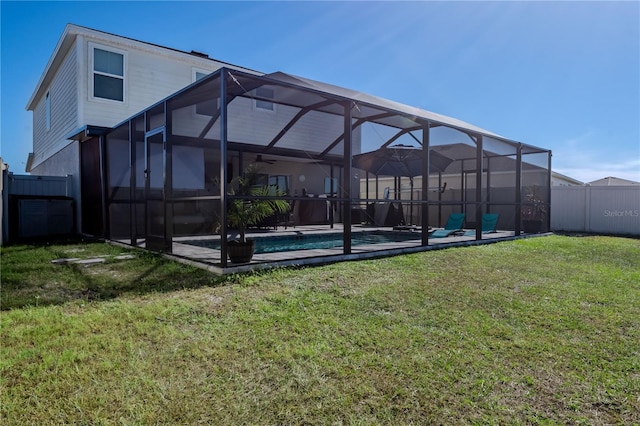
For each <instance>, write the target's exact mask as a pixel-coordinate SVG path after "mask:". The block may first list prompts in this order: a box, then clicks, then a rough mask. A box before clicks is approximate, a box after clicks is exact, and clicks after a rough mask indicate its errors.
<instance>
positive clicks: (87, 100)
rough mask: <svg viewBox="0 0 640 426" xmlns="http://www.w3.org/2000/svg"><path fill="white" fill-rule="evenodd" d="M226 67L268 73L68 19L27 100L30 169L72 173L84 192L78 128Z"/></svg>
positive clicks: (110, 121) (105, 122)
mask: <svg viewBox="0 0 640 426" xmlns="http://www.w3.org/2000/svg"><path fill="white" fill-rule="evenodd" d="M222 66H224V67H227V68H230V69H238V70H242V71H245V72H248V73H253V74H257V75H259V74H262V73H259V72H257V71H254V70H250V69H247V68H243V67H239V66H235V65H231V64H227V63H224V62H221V61H218V60H214V59H211V58H209V57H208V55H206V54H204V53H200V52H195V51H191V52H184V51H180V50H176V49H171V48H168V47H163V46H159V45H155V44H151V43H146V42H143V41H138V40H134V39H131V38H127V37H122V36H118V35H114V34H109V33H106V32H102V31H97V30H94V29H90V28H85V27H81V26H78V25H73V24H68V25H67V26H66V28H65V29H64V32H63V33H62V36H61V37H60V40H59V41H58V44H57V45H56V48H55V50H54V52H53V54H52V56H51V58H50V59H49V62H48V63H47V66H46V68H45V69H44V72H43V73H42V76H41V77H40V80H39V81H38V83H37V85H36V87H35V90H34V92H33V94H32V95H31V98H30V99H29V102H28V104H27V107H26V108H27V110H28V111H33V151H32V152H31V153H30V154H29V158H28V159H27V166H26V171H27V172H30V173H31V174H33V175H50V176H65V175H72V176H74V177H75V179H74V186H75V191H74V192H75V193H76V194H79V193H80V186H79V185H80V181H79V178H78V177H79V176H80V145H79V144H80V143H79V141H78V140H77V139H78V138H75V139H76V140H74V135H75V134H76V133H78V132H87V133H91V132H100V131H101V130H102V129H108V128H111V127H113V126H114V125H116V124H118V123H119V122H121V121H123V120H124V119H126V118H128V117H130V116H132V115H134V114H135V113H137V112H139V111H141V110H143V109H144V108H146V107H148V106H150V105H152V104H154V103H155V102H157V101H159V100H161V99H163V98H165V97H167V96H169V95H170V94H172V93H174V92H176V91H178V90H179V89H181V88H183V87H185V86H187V85H189V84H190V83H193V82H194V81H196V80H198V79H199V78H202V77H204V76H205V75H207V74H209V73H211V72H212V71H215V70H217V69H219V68H220V67H222ZM78 201H79V200H78ZM78 204H79V203H78ZM78 207H79V206H78ZM78 218H81V215H78Z"/></svg>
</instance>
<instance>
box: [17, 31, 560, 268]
mask: <svg viewBox="0 0 640 426" xmlns="http://www.w3.org/2000/svg"><path fill="white" fill-rule="evenodd" d="M28 109H29V110H32V111H33V112H34V118H33V121H34V126H33V129H34V130H33V131H34V136H33V144H34V147H33V153H32V154H31V155H30V158H29V160H28V171H31V172H32V173H34V174H47V175H73V176H74V178H75V179H74V183H75V185H76V191H75V196H76V200H77V202H78V211H77V213H78V214H77V217H78V218H79V222H80V223H79V228H78V229H79V230H80V231H81V232H84V233H87V234H92V235H104V236H105V237H107V238H112V239H119V240H121V241H128V242H130V243H131V244H133V245H138V244H144V245H145V246H146V247H147V248H153V249H155V250H161V251H169V252H171V251H172V247H173V242H174V237H182V236H191V235H202V234H207V235H209V236H211V235H214V234H216V235H219V237H217V238H219V240H220V249H219V251H217V252H216V253H217V254H216V255H215V256H217V257H218V260H216V261H213V262H217V264H219V265H221V266H222V267H223V268H225V267H226V265H227V263H226V262H227V256H226V254H227V251H226V250H227V244H226V243H227V241H228V240H229V239H231V238H233V232H229V231H230V230H229V229H227V226H228V221H227V220H226V215H227V212H228V209H227V206H228V205H229V203H230V202H233V201H234V200H238V199H243V200H244V201H245V202H248V203H250V202H251V200H252V198H251V196H250V195H241V196H238V195H237V194H234V193H233V190H232V188H231V186H230V182H231V180H232V178H233V177H235V176H238V175H240V174H241V173H242V172H243V171H244V170H245V169H246V166H247V165H248V164H258V165H259V166H260V167H261V169H262V170H261V176H262V178H261V179H263V182H265V183H269V184H272V185H275V186H277V187H278V188H279V189H282V190H283V191H282V192H276V194H283V193H284V195H277V196H276V197H278V198H282V197H284V199H286V200H287V201H289V202H290V203H291V206H292V210H293V212H292V213H293V222H294V224H297V225H314V226H318V225H320V226H322V225H325V226H327V227H328V228H327V229H329V228H333V225H334V224H335V223H340V224H341V227H342V230H343V231H342V246H341V247H342V249H341V250H342V253H343V254H344V255H349V254H351V243H352V231H353V230H354V226H356V227H358V226H361V225H363V224H372V223H373V224H375V225H378V226H394V225H397V224H399V223H401V222H403V221H404V219H402V208H403V207H402V204H404V205H406V206H409V216H408V217H409V221H410V223H411V224H417V225H418V228H416V229H425V230H427V229H428V228H429V227H430V226H431V224H434V225H435V226H442V223H443V220H444V219H445V218H446V216H447V215H448V214H450V213H453V212H457V211H462V212H463V213H465V214H466V215H467V217H468V221H467V226H472V227H475V228H476V231H477V232H476V234H475V235H476V239H481V238H482V232H481V231H482V227H481V225H482V219H483V214H484V213H493V214H499V215H500V217H501V218H500V222H499V223H498V226H499V227H500V228H502V229H503V230H507V231H508V232H510V233H512V234H515V235H518V234H519V233H520V232H521V209H520V207H521V205H522V204H523V202H524V201H523V188H524V187H528V186H532V185H537V186H542V187H543V188H544V189H545V195H544V198H545V200H547V203H548V188H549V186H550V158H551V153H550V152H549V151H548V150H545V149H543V148H538V147H535V146H531V145H526V144H523V143H520V142H517V141H513V140H510V139H507V138H504V137H502V136H499V135H496V134H494V133H491V132H489V131H487V130H484V129H482V128H480V127H477V126H474V125H472V124H469V123H466V122H464V121H461V120H458V119H455V118H452V117H447V116H443V115H441V114H436V113H433V112H429V111H426V110H422V109H419V108H415V107H411V106H408V105H403V104H400V103H397V102H393V101H389V100H386V99H381V98H378V97H375V96H372V95H368V94H366V93H362V92H358V91H355V90H351V89H347V88H342V87H338V86H334V85H331V84H327V83H323V82H319V81H314V80H310V79H307V78H304V77H298V76H293V75H289V74H285V73H282V72H274V73H270V74H263V73H260V72H256V71H254V70H249V69H244V68H242V67H238V66H232V65H229V64H224V63H222V62H219V61H214V60H211V59H209V58H208V57H206V55H204V54H201V53H197V52H182V51H177V50H174V49H170V48H166V47H161V46H157V45H153V44H149V43H144V42H140V41H136V40H131V39H129V38H125V37H120V36H116V35H112V34H107V33H103V32H100V31H95V30H90V29H87V28H82V27H77V26H74V25H69V26H67V28H66V30H65V32H64V34H63V36H62V38H61V39H60V42H59V43H58V45H57V47H56V50H55V52H54V54H53V56H52V58H51V60H50V61H49V63H48V65H47V67H46V69H45V72H44V73H43V76H42V78H41V79H40V81H39V82H38V85H37V87H36V90H35V92H34V94H33V96H32V98H31V100H30V101H29V105H28ZM409 152H410V153H411V156H412V158H413V159H412V160H411V161H412V163H413V166H412V169H413V170H412V171H411V172H407V171H406V169H405V170H404V171H403V168H402V167H401V168H388V167H384V166H383V165H380V164H377V165H376V163H377V162H378V161H379V160H380V161H383V162H387V161H392V162H394V163H396V164H397V163H398V162H399V163H402V164H404V165H406V163H407V162H408V161H409V160H408V157H406V154H408V153H409ZM365 155H367V156H368V157H369V158H367V159H365V160H362V159H363V158H365V157H363V156H365ZM380 155H382V156H383V157H382V158H381V157H380ZM368 160H371V161H373V163H371V162H369V161H368ZM440 160H442V161H440ZM390 170H394V171H390ZM417 176H429V179H421V180H420V183H419V184H418V185H419V187H418V188H416V187H414V183H415V182H414V181H413V178H414V177H417ZM407 178H409V180H407ZM445 178H446V180H447V182H449V186H447V185H445V184H443V183H442V181H443V179H445ZM382 179H388V182H389V183H388V184H386V183H383V181H382ZM407 183H408V184H407ZM385 185H387V186H388V187H389V188H388V191H387V190H386V188H385V190H383V191H381V189H382V188H384V186H385ZM434 185H437V188H439V190H438V191H437V192H436V193H432V192H433V191H432V190H431V189H432V187H434ZM407 187H408V189H409V191H404V188H407ZM445 187H446V188H449V189H447V192H446V193H445V192H444V188H445ZM381 193H385V194H388V195H389V196H387V195H385V196H384V197H383V198H381V197H382V196H381V195H380V194H381ZM391 194H393V196H391ZM265 197H267V199H268V198H269V197H272V196H265ZM392 202H393V203H394V206H393V212H394V214H393V215H392V216H393V220H392V221H391V220H387V219H389V215H388V214H385V213H384V212H387V213H388V212H390V211H391V208H390V207H391V206H390V203H392ZM543 202H544V200H543ZM370 209H373V210H372V211H371V212H370V211H369V210H370ZM380 212H382V215H381V214H379V213H380ZM365 213H366V214H365ZM379 216H380V217H379ZM383 216H384V217H383ZM378 219H380V220H378ZM543 219H544V220H546V224H548V217H547V218H543ZM412 229H413V228H412ZM316 230H317V229H316ZM297 232H298V233H300V232H302V231H297ZM392 238H394V237H392ZM428 238H429V235H428V233H427V232H423V233H421V236H420V239H419V240H416V241H415V242H413V243H412V244H414V246H416V247H418V248H419V247H423V246H427V245H428V244H429V242H428ZM376 250H377V248H376V247H373V248H368V249H366V250H365V252H375V251H376ZM374 255H375V254H374ZM215 256H214V257H215Z"/></svg>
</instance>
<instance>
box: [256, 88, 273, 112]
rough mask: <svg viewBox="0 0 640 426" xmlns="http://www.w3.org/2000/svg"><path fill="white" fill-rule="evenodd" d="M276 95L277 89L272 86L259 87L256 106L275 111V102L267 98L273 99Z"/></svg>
mask: <svg viewBox="0 0 640 426" xmlns="http://www.w3.org/2000/svg"><path fill="white" fill-rule="evenodd" d="M274 97H275V91H274V90H273V88H271V87H258V88H257V89H256V100H255V101H256V108H257V109H265V110H267V111H274V110H275V104H274V103H273V102H269V101H267V100H265V99H273V98H274Z"/></svg>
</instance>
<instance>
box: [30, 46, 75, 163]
mask: <svg viewBox="0 0 640 426" xmlns="http://www.w3.org/2000/svg"><path fill="white" fill-rule="evenodd" d="M77 70H78V62H77V55H76V50H75V49H73V48H72V49H70V50H69V52H68V53H67V56H66V57H65V59H64V61H63V62H62V64H61V66H60V68H59V69H58V72H57V73H56V75H55V77H54V78H53V80H52V81H51V85H50V87H49V93H50V99H51V129H50V130H48V131H47V130H46V119H45V117H46V108H45V97H46V92H45V93H44V94H43V96H42V97H41V98H40V99H39V100H38V103H37V106H36V108H35V110H34V111H33V153H34V163H33V164H34V166H37V165H38V164H40V163H41V162H42V161H44V160H45V159H47V158H49V157H51V156H52V155H53V154H55V153H56V152H58V151H60V150H61V149H62V148H64V147H65V146H66V145H67V144H68V143H69V141H68V140H66V139H65V137H66V136H67V135H68V134H69V133H70V132H71V131H73V130H74V129H77V128H78V127H79V126H80V124H79V123H78V105H77V103H76V98H77V83H76V81H77V79H78V71H77Z"/></svg>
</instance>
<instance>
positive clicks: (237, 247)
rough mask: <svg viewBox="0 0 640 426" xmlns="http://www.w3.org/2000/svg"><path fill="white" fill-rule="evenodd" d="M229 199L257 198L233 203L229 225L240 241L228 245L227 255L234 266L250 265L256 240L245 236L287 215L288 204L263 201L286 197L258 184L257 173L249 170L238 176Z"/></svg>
mask: <svg viewBox="0 0 640 426" xmlns="http://www.w3.org/2000/svg"><path fill="white" fill-rule="evenodd" d="M231 188H232V189H231V190H230V191H229V195H238V196H251V197H258V198H252V199H233V200H231V202H230V203H229V210H228V212H227V223H228V225H229V227H230V228H233V229H237V230H238V234H239V238H238V239H237V240H233V241H229V243H228V245H227V252H228V254H229V260H231V262H232V263H246V262H250V261H251V259H252V258H253V254H254V252H255V240H251V239H247V237H246V232H247V228H249V227H250V226H255V225H257V224H259V223H260V222H261V221H263V220H264V219H266V218H268V217H271V216H273V215H274V214H279V213H286V212H287V211H288V210H289V203H288V202H286V201H285V200H278V199H260V198H259V197H272V196H282V195H285V194H283V193H282V191H279V190H278V188H277V187H276V186H275V185H261V184H259V183H258V169H257V167H255V165H252V166H249V167H248V168H247V169H246V170H245V173H244V175H243V176H238V177H236V178H235V179H234V182H232V183H231Z"/></svg>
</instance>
